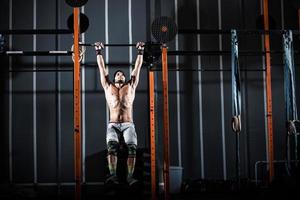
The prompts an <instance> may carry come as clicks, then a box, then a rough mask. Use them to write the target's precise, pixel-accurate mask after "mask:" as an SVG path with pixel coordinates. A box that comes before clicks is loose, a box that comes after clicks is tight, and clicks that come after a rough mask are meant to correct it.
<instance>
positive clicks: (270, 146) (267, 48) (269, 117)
mask: <svg viewBox="0 0 300 200" xmlns="http://www.w3.org/2000/svg"><path fill="white" fill-rule="evenodd" d="M263 5H264V9H263V10H264V30H265V31H268V30H269V11H268V9H269V8H268V0H264V2H263ZM264 42H265V51H266V90H267V122H268V124H267V125H268V153H269V163H270V165H269V182H270V183H271V182H272V180H273V177H274V164H273V160H274V152H273V122H272V121H273V114H272V79H271V55H270V35H269V34H265V35H264Z"/></svg>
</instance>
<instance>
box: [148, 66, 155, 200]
mask: <svg viewBox="0 0 300 200" xmlns="http://www.w3.org/2000/svg"><path fill="white" fill-rule="evenodd" d="M149 101H150V148H151V199H152V200H155V199H156V170H155V168H156V159H155V158H156V153H155V148H156V146H155V97H154V72H153V71H149Z"/></svg>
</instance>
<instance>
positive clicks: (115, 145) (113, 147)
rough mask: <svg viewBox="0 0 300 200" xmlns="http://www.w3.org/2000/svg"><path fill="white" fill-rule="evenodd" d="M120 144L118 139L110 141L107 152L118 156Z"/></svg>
mask: <svg viewBox="0 0 300 200" xmlns="http://www.w3.org/2000/svg"><path fill="white" fill-rule="evenodd" d="M118 147H119V144H118V142H116V141H109V142H108V143H107V154H108V155H113V156H116V155H117V152H118Z"/></svg>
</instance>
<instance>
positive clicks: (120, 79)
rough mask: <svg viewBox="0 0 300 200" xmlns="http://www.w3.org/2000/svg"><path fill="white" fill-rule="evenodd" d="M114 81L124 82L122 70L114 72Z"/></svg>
mask: <svg viewBox="0 0 300 200" xmlns="http://www.w3.org/2000/svg"><path fill="white" fill-rule="evenodd" d="M115 83H125V76H124V74H123V73H122V72H117V73H116V75H115Z"/></svg>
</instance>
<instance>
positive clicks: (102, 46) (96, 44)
mask: <svg viewBox="0 0 300 200" xmlns="http://www.w3.org/2000/svg"><path fill="white" fill-rule="evenodd" d="M95 49H96V51H97V50H100V51H101V50H102V49H104V45H103V43H102V42H95Z"/></svg>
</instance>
